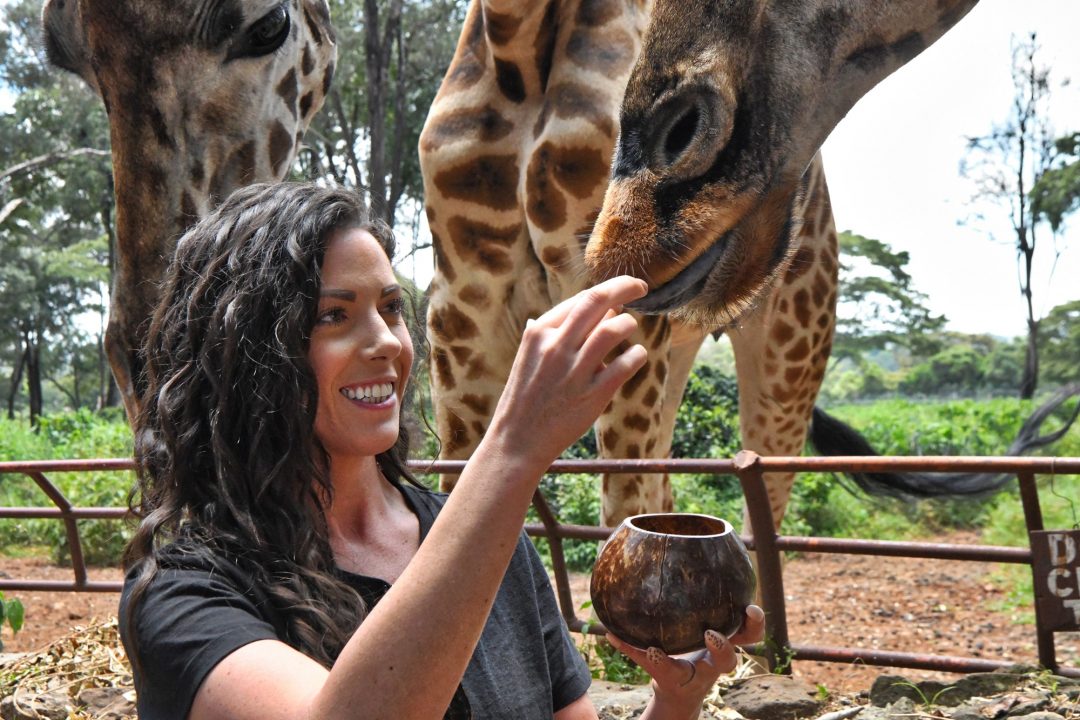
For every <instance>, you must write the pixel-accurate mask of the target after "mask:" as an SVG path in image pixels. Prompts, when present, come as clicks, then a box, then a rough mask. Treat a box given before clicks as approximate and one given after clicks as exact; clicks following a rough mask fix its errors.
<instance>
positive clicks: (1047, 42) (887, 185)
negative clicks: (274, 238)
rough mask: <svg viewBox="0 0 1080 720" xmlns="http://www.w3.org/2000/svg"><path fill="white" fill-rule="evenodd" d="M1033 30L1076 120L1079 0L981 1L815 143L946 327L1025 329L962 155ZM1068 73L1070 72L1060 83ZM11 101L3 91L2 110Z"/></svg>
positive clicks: (1045, 273) (1063, 279)
mask: <svg viewBox="0 0 1080 720" xmlns="http://www.w3.org/2000/svg"><path fill="white" fill-rule="evenodd" d="M4 4H5V0H0V7H2V6H3V5H4ZM1032 31H1035V32H1036V33H1037V34H1038V41H1039V44H1040V45H1041V48H1042V50H1041V53H1040V56H1041V59H1042V62H1043V63H1045V64H1047V65H1049V66H1050V67H1051V68H1052V73H1051V81H1052V83H1053V86H1054V87H1053V96H1052V99H1051V101H1052V117H1053V120H1054V125H1055V129H1056V131H1057V134H1059V135H1060V134H1064V133H1065V132H1071V131H1077V130H1080V49H1078V47H1077V46H1078V45H1080V35H1078V33H1080V0H982V1H981V2H980V3H979V5H978V6H977V7H976V8H975V9H974V10H973V11H971V13H970V14H969V15H968V16H967V17H966V18H964V20H962V21H961V22H960V23H959V25H957V26H956V27H955V28H953V29H952V30H951V31H950V32H949V33H948V34H946V35H945V37H944V38H942V39H941V40H939V41H938V42H937V43H936V44H935V45H933V46H932V47H930V48H929V49H928V50H926V51H925V52H923V53H922V54H921V55H920V56H919V57H917V58H916V59H915V60H914V61H912V62H911V63H910V64H909V65H907V66H906V67H904V68H901V69H900V70H899V71H898V72H897V73H895V74H894V75H893V76H891V77H889V78H887V79H886V80H885V81H884V82H882V83H881V84H880V85H879V86H878V87H876V88H875V89H874V90H872V91H871V92H870V94H869V95H867V96H866V97H865V98H863V99H862V100H861V101H860V102H859V104H858V105H856V106H855V108H854V109H853V110H852V111H851V112H850V113H849V115H848V116H847V117H846V118H845V119H844V120H843V121H842V122H841V123H840V124H839V126H838V127H837V128H836V130H835V131H833V134H832V136H831V137H830V138H829V140H828V141H827V142H826V144H825V146H824V148H823V154H824V158H825V167H826V175H827V177H828V181H829V188H830V191H831V194H832V200H833V209H834V214H835V216H836V224H837V227H838V229H841V230H852V231H854V232H857V233H859V234H861V235H866V236H868V237H873V238H877V239H879V240H882V241H884V242H886V243H888V244H890V245H891V246H892V247H893V249H894V250H907V251H908V252H909V253H910V255H911V262H910V265H909V270H910V272H911V274H912V275H913V277H914V281H915V286H916V288H917V289H919V290H921V291H922V292H924V293H926V295H927V296H928V302H929V305H930V307H931V308H932V309H933V310H934V311H935V312H937V313H944V314H945V315H946V316H947V317H948V318H949V328H950V329H953V330H958V331H962V332H988V333H993V334H997V335H1019V334H1022V333H1024V332H1025V317H1026V315H1025V309H1024V305H1023V303H1022V301H1021V298H1020V293H1019V289H1018V283H1017V264H1016V261H1015V250H1014V249H1013V247H1014V246H1013V245H1012V244H1011V240H1010V228H1009V225H1008V222H1007V218H1006V216H1005V215H1003V214H1002V215H999V216H998V217H997V222H996V223H990V222H971V221H969V220H970V218H971V216H972V208H971V206H970V205H969V199H970V197H971V195H972V191H973V186H972V185H971V183H970V182H968V181H966V180H964V179H963V178H961V177H960V174H959V163H960V160H961V158H962V157H963V156H964V152H965V137H966V136H971V135H983V134H986V133H988V132H989V131H990V130H991V129H992V126H993V124H994V123H995V122H996V123H1001V122H1003V121H1004V120H1005V119H1006V118H1007V116H1008V112H1009V104H1010V102H1011V99H1012V96H1013V90H1012V85H1011V77H1010V63H1011V57H1012V55H1011V52H1012V51H1011V48H1012V42H1013V38H1014V37H1024V36H1026V34H1027V33H1030V32H1032ZM1068 77H1073V78H1074V79H1075V80H1076V82H1074V83H1073V84H1072V85H1069V86H1067V87H1064V88H1062V87H1060V83H1061V81H1063V80H1065V79H1066V78H1068ZM9 103H10V96H5V94H4V93H3V90H2V89H0V110H2V109H5V108H6V107H7V106H8V104H9ZM990 235H993V236H995V237H996V238H997V241H996V242H994V241H992V240H990V239H989V236H990ZM1042 242H1043V246H1042V247H1040V248H1039V254H1040V255H1041V258H1039V260H1038V262H1037V264H1036V270H1037V279H1036V281H1035V282H1034V283H1033V285H1034V287H1035V289H1036V313H1037V314H1038V315H1040V316H1041V315H1043V314H1045V313H1046V312H1047V311H1048V310H1049V309H1050V308H1051V307H1053V306H1054V305H1057V304H1060V303H1062V302H1066V301H1068V300H1075V299H1078V298H1080V218H1077V219H1074V220H1073V221H1072V222H1071V224H1070V226H1068V227H1067V228H1066V230H1065V232H1064V233H1063V234H1062V235H1061V236H1060V237H1059V244H1060V245H1064V246H1065V251H1064V252H1063V253H1062V254H1061V255H1060V257H1059V258H1058V261H1057V265H1056V269H1055V271H1054V275H1053V278H1052V279H1051V278H1050V276H1049V267H1050V260H1051V259H1052V255H1053V253H1052V252H1047V251H1051V250H1052V248H1051V247H1050V246H1051V242H1052V240H1051V237H1050V235H1049V233H1048V232H1044V233H1043V235H1042ZM429 258H430V256H427V257H424V256H419V257H417V258H416V259H415V265H414V264H412V263H409V267H408V268H402V269H403V270H404V271H406V272H410V271H411V270H412V268H413V267H415V268H416V273H415V274H416V275H417V280H418V281H419V282H421V284H422V286H423V284H426V281H427V277H428V276H429V273H430V270H429V268H430V262H431V261H430V259H429Z"/></svg>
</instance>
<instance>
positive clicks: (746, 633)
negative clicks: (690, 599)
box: [607, 605, 765, 700]
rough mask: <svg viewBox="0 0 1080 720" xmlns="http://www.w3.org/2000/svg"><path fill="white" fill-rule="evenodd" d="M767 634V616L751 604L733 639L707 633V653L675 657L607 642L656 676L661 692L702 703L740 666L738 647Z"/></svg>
mask: <svg viewBox="0 0 1080 720" xmlns="http://www.w3.org/2000/svg"><path fill="white" fill-rule="evenodd" d="M764 635H765V613H764V612H763V611H762V610H761V608H759V607H758V606H757V605H750V606H749V607H747V608H746V617H745V619H744V620H743V624H742V627H741V628H740V629H739V631H738V632H736V633H735V634H734V635H732V636H731V638H730V639H729V638H727V637H724V635H723V633H720V632H717V631H716V630H707V631H706V632H705V650H703V651H700V652H697V653H694V654H692V655H683V656H680V657H673V656H671V655H667V654H665V653H664V652H663V651H662V650H660V649H659V648H648V649H642V648H638V647H634V646H633V645H629V644H627V643H625V642H623V641H622V640H620V639H619V638H617V637H615V636H614V635H612V634H610V633H608V635H607V639H608V642H610V643H611V644H612V645H613V646H614V647H615V648H616V649H617V650H619V651H620V652H622V653H623V654H624V655H626V656H627V657H629V658H630V659H631V660H633V661H634V662H635V663H637V664H638V665H639V666H641V667H642V668H644V669H645V671H646V672H648V673H649V675H651V676H652V678H653V680H655V681H656V687H657V692H658V693H664V694H671V695H675V696H680V697H693V698H696V699H698V700H700V699H703V698H704V697H705V694H707V693H708V691H709V690H710V689H711V688H712V686H713V685H714V684H715V683H716V681H717V680H718V679H719V678H720V676H721V675H723V674H724V673H729V672H731V671H733V670H734V669H735V667H736V666H737V665H738V655H737V653H736V649H735V646H736V645H744V644H750V643H755V642H758V641H759V640H761V639H762V638H763V637H764Z"/></svg>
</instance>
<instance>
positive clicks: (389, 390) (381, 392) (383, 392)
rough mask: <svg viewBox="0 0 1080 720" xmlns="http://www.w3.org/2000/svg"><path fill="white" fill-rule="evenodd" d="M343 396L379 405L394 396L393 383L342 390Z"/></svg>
mask: <svg viewBox="0 0 1080 720" xmlns="http://www.w3.org/2000/svg"><path fill="white" fill-rule="evenodd" d="M341 394H342V395H344V396H345V397H347V398H349V399H350V400H359V401H360V402H365V403H371V404H372V405H377V404H378V403H381V402H386V400H387V399H388V398H389V397H390V396H391V395H393V394H394V384H393V383H377V384H375V385H365V386H364V387H358V388H341Z"/></svg>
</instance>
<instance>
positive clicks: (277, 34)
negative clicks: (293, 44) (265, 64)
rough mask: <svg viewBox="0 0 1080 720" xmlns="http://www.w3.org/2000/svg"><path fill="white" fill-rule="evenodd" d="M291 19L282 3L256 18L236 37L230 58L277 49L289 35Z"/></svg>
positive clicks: (266, 52)
mask: <svg viewBox="0 0 1080 720" xmlns="http://www.w3.org/2000/svg"><path fill="white" fill-rule="evenodd" d="M290 27H291V21H290V19H289V11H288V8H287V7H286V5H285V4H284V3H283V4H281V5H278V6H277V7H275V8H274V9H273V10H271V11H270V12H268V13H266V14H265V15H263V16H262V17H261V18H259V19H258V20H256V21H255V22H254V23H252V24H251V27H249V28H248V30H247V32H245V33H244V34H243V36H241V37H240V38H238V39H237V45H236V47H234V48H233V50H232V51H231V52H230V53H229V57H230V58H239V57H261V56H263V55H269V54H270V53H272V52H274V51H275V50H277V49H278V48H279V47H281V45H282V44H283V43H284V42H285V38H287V37H288V36H289V30H290Z"/></svg>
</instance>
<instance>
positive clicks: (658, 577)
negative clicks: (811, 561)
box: [590, 513, 757, 655]
mask: <svg viewBox="0 0 1080 720" xmlns="http://www.w3.org/2000/svg"><path fill="white" fill-rule="evenodd" d="M756 585H757V578H756V577H755V575H754V568H753V566H752V565H751V563H750V556H749V554H748V553H747V552H746V547H745V546H744V545H743V543H742V540H740V539H739V536H738V534H737V533H736V532H735V531H734V530H733V529H732V527H731V523H729V522H727V521H726V520H721V519H719V518H715V517H712V516H710V515H693V514H686V513H658V514H651V515H635V516H634V517H630V518H627V519H626V520H623V522H622V524H620V525H619V527H617V528H616V529H615V531H614V532H613V533H612V534H611V537H609V538H608V542H607V544H606V545H605V546H604V549H603V550H601V552H600V555H599V556H598V557H597V559H596V564H595V566H594V567H593V573H592V583H591V586H590V593H591V594H592V603H593V609H594V610H595V611H596V615H597V617H598V618H600V621H601V622H602V623H604V626H605V627H607V629H608V631H609V632H611V633H612V634H614V635H615V636H616V637H618V638H619V639H621V640H624V641H625V642H628V643H630V644H631V645H635V646H637V647H640V648H648V647H658V648H660V649H661V650H663V651H664V652H666V653H668V654H669V655H675V654H679V653H686V652H691V651H693V650H699V649H701V648H703V647H704V646H705V631H706V630H715V631H717V632H722V633H724V634H725V635H731V634H732V633H734V632H735V631H736V630H738V629H739V627H740V626H741V625H742V621H743V617H744V614H745V611H746V606H747V605H749V604H750V603H751V602H753V599H754V589H755V587H756Z"/></svg>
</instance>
